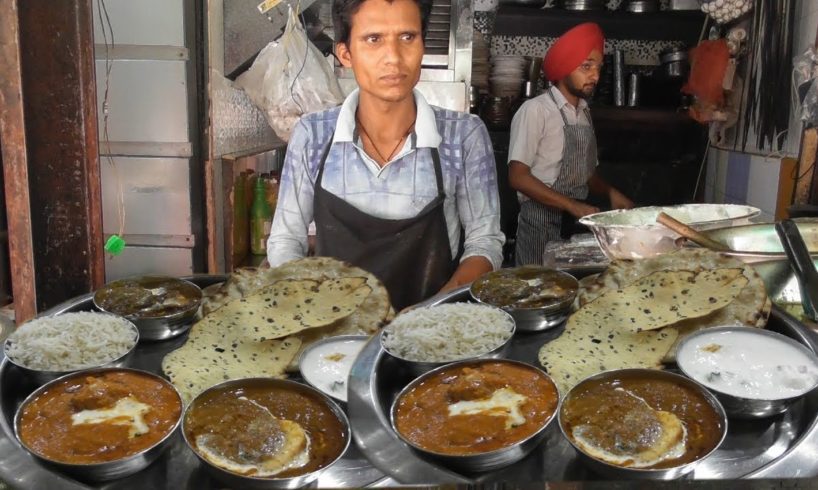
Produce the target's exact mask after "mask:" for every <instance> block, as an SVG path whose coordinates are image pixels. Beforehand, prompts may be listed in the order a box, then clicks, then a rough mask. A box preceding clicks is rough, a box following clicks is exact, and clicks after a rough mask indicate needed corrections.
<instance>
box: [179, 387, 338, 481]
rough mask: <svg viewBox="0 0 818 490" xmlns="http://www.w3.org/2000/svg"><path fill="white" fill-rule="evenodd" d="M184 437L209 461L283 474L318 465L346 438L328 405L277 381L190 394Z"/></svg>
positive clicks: (244, 471) (259, 473)
mask: <svg viewBox="0 0 818 490" xmlns="http://www.w3.org/2000/svg"><path fill="white" fill-rule="evenodd" d="M184 431H185V437H186V438H187V440H188V441H189V442H190V444H191V446H193V447H194V449H195V450H196V451H197V452H198V453H199V454H200V455H201V456H202V457H203V458H205V459H207V460H208V461H209V462H210V463H212V464H214V465H215V466H218V467H220V468H222V469H224V470H227V471H230V472H233V473H237V474H240V475H245V476H252V477H258V478H263V477H273V476H274V477H276V478H287V477H293V476H299V475H304V474H307V473H311V472H313V471H315V470H318V469H321V468H323V467H325V466H327V465H329V464H330V463H332V462H333V461H335V460H336V459H337V458H338V457H339V456H340V455H341V453H342V452H343V450H344V448H345V447H346V444H347V437H348V435H347V431H346V429H345V427H344V425H343V423H342V422H341V420H340V419H339V418H338V416H337V415H336V414H335V413H334V412H333V411H332V409H331V408H330V407H329V405H328V404H327V403H326V402H325V401H324V400H322V399H321V398H320V397H319V396H318V395H315V394H313V393H310V392H308V391H300V390H295V389H289V388H286V387H276V386H232V387H224V388H221V389H218V388H217V389H214V390H212V391H210V392H207V393H205V394H203V395H201V396H200V397H199V398H197V399H196V400H194V402H193V404H192V405H191V407H190V408H189V409H188V413H187V415H186V417H185V423H184Z"/></svg>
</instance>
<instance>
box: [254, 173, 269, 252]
mask: <svg viewBox="0 0 818 490" xmlns="http://www.w3.org/2000/svg"><path fill="white" fill-rule="evenodd" d="M272 224H273V210H272V209H270V204H269V203H268V202H267V186H265V185H264V179H262V178H260V177H258V178H256V185H255V189H254V190H253V205H252V207H251V208H250V251H251V252H252V253H253V255H264V254H266V253H267V237H268V236H270V226H271V225H272Z"/></svg>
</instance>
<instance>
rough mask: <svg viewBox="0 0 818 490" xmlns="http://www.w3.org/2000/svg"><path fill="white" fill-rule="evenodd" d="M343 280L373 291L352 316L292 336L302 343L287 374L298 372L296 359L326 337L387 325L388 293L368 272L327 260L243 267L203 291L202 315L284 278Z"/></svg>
mask: <svg viewBox="0 0 818 490" xmlns="http://www.w3.org/2000/svg"><path fill="white" fill-rule="evenodd" d="M342 277H364V278H366V284H367V286H369V287H370V288H371V289H372V292H371V293H370V294H369V296H368V297H367V298H366V300H364V302H363V303H362V304H361V306H360V307H359V308H358V309H357V310H355V312H353V313H352V314H351V315H349V316H348V317H346V318H343V319H341V320H338V321H336V322H335V323H333V324H332V325H329V326H326V327H322V328H316V329H311V330H308V331H304V332H300V333H298V334H296V335H295V337H296V338H297V339H298V340H299V341H301V348H300V350H299V352H298V353H296V355H295V357H293V360H292V362H291V363H290V365H289V366H288V368H287V369H288V370H289V371H295V370H297V369H298V365H297V362H298V357H299V356H300V354H301V352H303V351H304V349H306V348H307V347H308V346H309V345H311V344H313V343H314V342H316V341H318V340H321V339H323V338H325V337H335V336H338V335H372V334H374V333H375V332H377V331H378V329H379V328H380V327H382V326H383V325H385V324H386V323H388V322H389V321H390V320H391V319H392V318H393V317H394V316H395V311H394V310H393V309H392V304H391V303H390V301H389V293H388V292H387V290H386V287H385V286H384V285H383V283H382V282H381V281H380V280H379V279H378V278H377V277H375V276H374V275H372V274H371V273H369V272H367V271H365V270H363V269H361V268H360V267H355V266H353V265H351V264H348V263H346V262H342V261H340V260H336V259H332V258H329V257H307V258H304V259H299V260H293V261H291V262H287V263H285V264H282V265H280V266H278V267H275V268H272V269H256V268H246V269H238V270H237V271H236V272H234V273H232V274H230V277H229V278H228V280H227V281H225V283H224V284H222V285H221V286H219V287H218V288H217V289H214V290H210V291H208V290H205V297H204V300H203V301H202V313H203V315H205V316H206V315H208V314H209V313H211V312H213V311H215V310H217V309H219V308H220V307H221V306H223V305H224V304H225V303H227V302H228V301H230V300H231V299H238V298H242V297H245V296H247V295H249V294H252V293H253V292H255V291H258V290H259V289H261V288H263V287H265V286H268V285H270V284H273V283H275V282H277V281H280V280H283V279H313V280H318V281H321V280H324V279H337V278H342Z"/></svg>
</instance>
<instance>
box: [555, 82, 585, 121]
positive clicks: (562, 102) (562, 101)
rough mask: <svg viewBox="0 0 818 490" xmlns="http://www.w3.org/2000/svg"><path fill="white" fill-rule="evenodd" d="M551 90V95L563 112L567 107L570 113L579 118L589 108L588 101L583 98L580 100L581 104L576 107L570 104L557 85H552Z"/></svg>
mask: <svg viewBox="0 0 818 490" xmlns="http://www.w3.org/2000/svg"><path fill="white" fill-rule="evenodd" d="M549 90H551V94H552V95H553V96H554V100H556V101H557V107H558V108H559V110H562V109H563V107H565V108H567V109H568V110H569V111H572V112H574V114H575V115H576V116H577V117H579V115H580V114H583V113H584V112H585V109H587V108H588V101H587V100H585V99H582V98H580V99H579V104H577V106H576V107H574V106H572V105H571V104H570V103H569V102H568V99H566V98H565V96H564V95H562V92H560V89H558V88H557V86H556V85H552V86H551V88H550V89H549Z"/></svg>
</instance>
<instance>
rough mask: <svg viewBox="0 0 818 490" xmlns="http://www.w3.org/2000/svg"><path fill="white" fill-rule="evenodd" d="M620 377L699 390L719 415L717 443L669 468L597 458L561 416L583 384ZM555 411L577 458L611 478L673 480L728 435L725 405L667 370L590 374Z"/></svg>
mask: <svg viewBox="0 0 818 490" xmlns="http://www.w3.org/2000/svg"><path fill="white" fill-rule="evenodd" d="M622 377H637V378H642V379H662V380H671V381H674V382H677V383H681V384H683V385H685V386H687V387H689V388H691V389H692V390H694V391H696V392H697V393H699V394H700V395H701V396H702V397H704V399H705V400H707V402H708V403H709V404H710V406H711V407H713V409H714V410H715V412H716V414H717V416H718V417H719V421H720V426H721V428H722V432H721V436H720V437H719V440H718V442H717V443H716V444H715V445H714V446H713V447H712V448H711V449H710V450H709V451H708V452H707V453H706V454H704V455H702V456H701V457H700V458H699V459H697V460H695V461H691V462H689V463H686V464H682V465H678V466H673V467H670V468H656V469H652V468H629V467H625V466H618V465H615V464H612V463H608V462H605V461H603V460H601V459H597V458H596V457H594V456H592V455H590V454H588V453H586V452H585V451H584V450H582V448H580V447H579V446H578V445H577V444H576V443H575V442H574V439H573V437H571V436H569V434H568V433H567V431H566V429H565V422H564V420H563V418H564V417H565V410H566V408H565V407H566V405H567V404H568V403H570V400H571V397H572V396H574V395H575V394H576V393H577V392H578V391H579V390H581V389H582V388H584V386H586V385H587V384H589V383H592V382H596V381H599V380H612V379H617V378H622ZM558 412H559V415H558V417H557V418H558V420H559V426H560V431H561V432H562V435H563V436H564V437H565V438H566V439H567V440H568V442H569V443H570V444H571V446H573V447H574V449H575V450H576V452H577V455H578V456H579V459H580V460H581V461H582V462H583V463H584V464H585V465H587V466H588V467H589V468H590V469H591V470H593V471H594V472H595V473H597V474H599V475H602V476H606V477H609V478H614V479H626V480H673V479H676V478H680V477H681V476H683V475H685V474H687V473H690V472H691V471H693V470H694V469H695V468H696V466H697V465H699V464H700V463H701V462H702V461H704V460H705V459H707V458H708V457H709V456H710V455H712V454H713V453H714V452H715V451H716V449H718V447H719V446H720V445H721V444H722V442H724V438H725V437H726V436H727V414H726V413H725V412H724V408H723V407H722V406H721V403H719V400H718V399H717V398H716V397H715V395H713V394H712V393H711V392H710V391H708V390H707V388H705V387H704V386H702V385H701V384H699V383H697V382H696V381H693V380H692V379H690V378H687V377H685V376H682V375H680V374H675V373H671V372H668V371H659V370H656V369H615V370H611V371H605V372H602V373H599V374H595V375H593V376H589V377H587V378H585V379H583V380H582V381H580V382H579V383H577V384H576V385H575V386H574V387H573V388H571V390H569V391H568V394H567V395H565V398H563V400H562V404H561V406H560V408H559V410H558Z"/></svg>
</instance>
